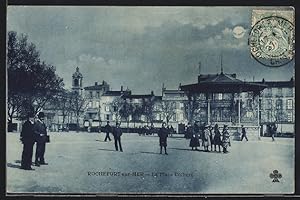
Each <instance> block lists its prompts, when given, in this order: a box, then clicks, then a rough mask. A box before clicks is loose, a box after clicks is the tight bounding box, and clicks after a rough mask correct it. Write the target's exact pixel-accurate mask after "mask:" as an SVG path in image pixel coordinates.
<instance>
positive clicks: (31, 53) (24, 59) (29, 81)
mask: <svg viewBox="0 0 300 200" xmlns="http://www.w3.org/2000/svg"><path fill="white" fill-rule="evenodd" d="M39 57H40V55H39V52H38V51H37V50H36V47H35V45H34V44H33V43H29V42H28V39H27V36H26V35H23V34H21V35H20V36H18V35H17V33H16V32H13V31H10V32H8V44H7V73H8V81H7V82H8V97H7V105H8V123H9V124H11V123H12V118H13V117H14V116H16V115H17V116H19V118H23V117H24V114H26V113H27V112H28V110H29V109H31V108H32V107H33V108H34V114H36V113H37V112H39V111H40V110H41V109H42V108H43V107H44V106H45V104H46V103H47V102H49V101H50V100H51V99H53V98H54V96H55V95H56V94H57V93H59V92H60V91H61V90H62V88H63V86H64V84H63V80H62V79H61V78H60V77H59V76H58V75H57V74H55V71H56V69H55V67H54V66H51V65H48V64H46V63H45V62H42V61H40V58H39Z"/></svg>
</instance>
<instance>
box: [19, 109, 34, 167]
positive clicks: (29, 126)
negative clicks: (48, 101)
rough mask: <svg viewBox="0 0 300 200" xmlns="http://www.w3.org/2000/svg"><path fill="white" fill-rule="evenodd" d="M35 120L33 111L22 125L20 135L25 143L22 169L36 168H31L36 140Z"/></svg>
mask: <svg viewBox="0 0 300 200" xmlns="http://www.w3.org/2000/svg"><path fill="white" fill-rule="evenodd" d="M33 120H34V115H33V113H29V114H28V115H27V120H26V121H25V123H24V124H23V126H22V131H21V135H20V140H21V141H22V143H23V152H22V161H21V169H25V170H34V169H32V168H31V163H32V153H33V145H34V142H35V135H34V132H33V126H34V121H33Z"/></svg>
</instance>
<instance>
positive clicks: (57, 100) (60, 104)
mask: <svg viewBox="0 0 300 200" xmlns="http://www.w3.org/2000/svg"><path fill="white" fill-rule="evenodd" d="M72 95H73V94H72V92H70V91H68V90H65V89H64V90H62V91H61V92H59V93H58V94H57V95H56V96H55V97H54V98H53V100H52V101H51V102H50V105H52V107H53V108H52V109H54V110H56V111H58V112H59V111H60V112H61V115H62V124H65V123H66V117H67V116H68V115H69V113H70V112H72V109H73V108H72Z"/></svg>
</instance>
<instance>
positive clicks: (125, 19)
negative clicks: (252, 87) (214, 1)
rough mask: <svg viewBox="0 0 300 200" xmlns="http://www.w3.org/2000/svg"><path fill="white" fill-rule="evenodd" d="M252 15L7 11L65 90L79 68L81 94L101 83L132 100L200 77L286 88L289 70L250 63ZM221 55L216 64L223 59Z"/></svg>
mask: <svg viewBox="0 0 300 200" xmlns="http://www.w3.org/2000/svg"><path fill="white" fill-rule="evenodd" d="M252 9H253V8H250V7H183V6H181V7H174V6H173V7H151V6H148V7H118V6H98V7H89V6H85V7H75V6H65V7H64V6H9V7H8V9H7V30H8V31H17V32H18V34H19V33H24V34H27V35H28V39H29V41H30V42H33V43H34V44H35V45H36V47H37V49H38V50H39V52H40V54H41V59H42V60H44V61H45V62H46V63H49V64H51V65H53V66H55V67H56V70H57V74H58V75H59V76H60V77H62V78H63V79H64V83H65V87H66V88H70V87H71V83H72V74H73V73H74V72H75V69H76V67H77V66H78V67H79V70H80V72H81V73H82V75H83V77H84V78H83V84H84V86H90V85H94V83H95V82H102V80H105V81H106V82H108V84H109V85H110V86H111V89H112V90H119V89H120V87H121V85H123V87H124V88H127V87H128V88H129V89H131V90H132V93H134V94H148V93H150V92H151V91H152V90H153V91H154V93H155V94H156V95H160V94H161V88H162V84H164V85H165V87H166V88H167V89H177V88H178V85H179V84H180V83H181V84H182V85H184V84H192V83H196V82H197V76H198V74H199V64H198V63H199V62H201V67H200V73H201V74H207V73H220V70H221V59H220V58H221V57H222V66H223V70H224V72H225V73H236V74H237V78H239V79H241V80H248V81H252V80H253V79H254V80H255V81H261V80H262V79H263V78H264V79H265V80H290V78H291V77H292V76H293V74H294V62H290V63H289V64H287V65H285V66H282V67H279V68H272V67H266V66H263V65H261V64H260V63H258V62H257V61H256V60H255V59H253V58H252V57H251V54H250V50H249V46H248V35H249V31H250V30H251V13H252ZM221 55H222V56H221Z"/></svg>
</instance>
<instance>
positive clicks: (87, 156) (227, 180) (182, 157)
mask: <svg viewBox="0 0 300 200" xmlns="http://www.w3.org/2000/svg"><path fill="white" fill-rule="evenodd" d="M50 135H51V143H50V144H47V147H46V156H45V158H46V161H47V162H48V163H49V165H48V166H41V167H34V168H35V171H25V170H21V169H19V167H20V157H21V151H22V144H21V143H20V142H19V140H18V139H19V135H18V134H17V133H8V134H7V191H8V192H68V193H78V192H80V193H100V192H101V193H102V192H108V193H111V192H152V193H153V192H154V193H160V192H179V193H180V192H181V193H182V192H185V193H186V192H193V193H196V192H197V193H291V192H293V191H294V139H283V138H278V139H277V140H276V141H275V142H271V138H263V139H262V140H261V141H249V142H245V141H244V142H238V141H233V142H232V147H231V148H230V149H229V151H230V153H229V154H223V153H207V152H202V151H198V152H196V151H191V150H190V148H189V147H188V145H189V140H186V139H184V138H169V139H168V153H169V155H160V154H159V146H158V138H157V137H156V136H138V135H137V134H124V136H123V137H122V143H123V149H124V152H116V151H114V144H113V142H103V139H104V136H105V135H104V133H101V134H100V133H72V132H69V133H50ZM33 159H34V158H33ZM275 169H276V170H278V171H279V172H280V173H281V174H282V178H281V179H279V181H280V182H275V183H274V182H272V179H270V177H269V174H270V173H271V172H272V171H273V170H275ZM100 172H102V173H100ZM106 172H115V173H111V175H112V176H111V175H110V173H106ZM135 172H139V173H138V174H135ZM136 175H139V176H136Z"/></svg>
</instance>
